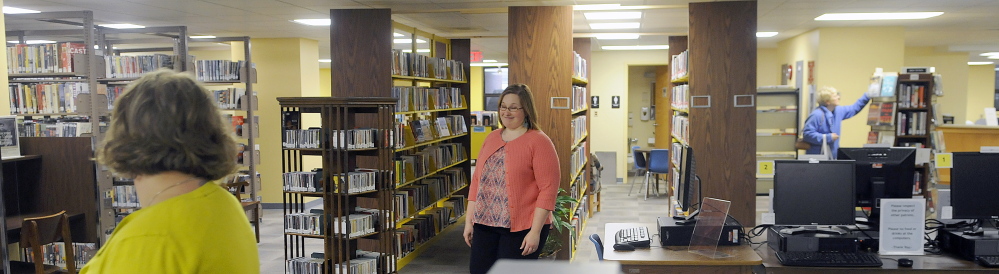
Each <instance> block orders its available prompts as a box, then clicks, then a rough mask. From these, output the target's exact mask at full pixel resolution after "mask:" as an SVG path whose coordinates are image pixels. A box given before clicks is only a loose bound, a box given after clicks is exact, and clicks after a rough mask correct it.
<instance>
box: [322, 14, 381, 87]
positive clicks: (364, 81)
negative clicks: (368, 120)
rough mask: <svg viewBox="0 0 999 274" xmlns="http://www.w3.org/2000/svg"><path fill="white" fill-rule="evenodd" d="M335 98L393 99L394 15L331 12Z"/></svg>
mask: <svg viewBox="0 0 999 274" xmlns="http://www.w3.org/2000/svg"><path fill="white" fill-rule="evenodd" d="M330 37H333V39H330V53H331V54H330V66H331V67H333V68H334V69H331V70H330V73H331V77H330V80H331V81H330V87H331V88H332V91H331V93H330V94H331V96H332V97H392V63H391V62H392V11H391V10H390V9H339V10H338V9H334V10H330Z"/></svg>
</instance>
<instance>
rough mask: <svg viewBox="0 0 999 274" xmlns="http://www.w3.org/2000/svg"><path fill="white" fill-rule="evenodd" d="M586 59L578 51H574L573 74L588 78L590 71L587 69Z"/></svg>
mask: <svg viewBox="0 0 999 274" xmlns="http://www.w3.org/2000/svg"><path fill="white" fill-rule="evenodd" d="M587 67H588V66H587V65H586V59H583V56H581V55H579V53H577V52H576V51H572V76H574V77H579V78H583V79H588V78H589V75H590V72H589V71H587V69H586V68H587Z"/></svg>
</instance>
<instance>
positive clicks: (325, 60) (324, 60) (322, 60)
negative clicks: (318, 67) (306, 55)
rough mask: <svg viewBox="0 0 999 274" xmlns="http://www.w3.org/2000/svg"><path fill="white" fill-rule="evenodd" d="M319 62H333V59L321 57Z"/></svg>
mask: <svg viewBox="0 0 999 274" xmlns="http://www.w3.org/2000/svg"><path fill="white" fill-rule="evenodd" d="M319 62H320V63H330V62H333V60H330V59H319Z"/></svg>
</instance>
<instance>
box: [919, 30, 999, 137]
mask: <svg viewBox="0 0 999 274" xmlns="http://www.w3.org/2000/svg"><path fill="white" fill-rule="evenodd" d="M905 65H906V66H910V67H935V68H936V73H937V74H939V75H940V76H941V77H942V79H943V92H944V96H941V97H937V98H936V101H937V103H938V104H940V107H939V108H938V111H940V113H941V114H950V115H954V123H955V124H963V123H964V121H965V120H971V121H972V122H974V121H975V120H978V118H979V117H978V116H979V115H980V114H981V113H982V109H981V108H978V109H977V110H972V109H969V108H968V101H969V99H971V98H969V97H968V67H969V66H968V53H966V52H938V51H935V50H934V49H933V48H930V47H910V48H906V49H905ZM990 98H991V97H990Z"/></svg>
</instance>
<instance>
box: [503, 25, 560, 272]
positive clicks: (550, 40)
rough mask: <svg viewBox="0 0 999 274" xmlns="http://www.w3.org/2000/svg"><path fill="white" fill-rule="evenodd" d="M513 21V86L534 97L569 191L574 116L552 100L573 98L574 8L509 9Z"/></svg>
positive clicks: (511, 29) (511, 45)
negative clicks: (524, 86)
mask: <svg viewBox="0 0 999 274" xmlns="http://www.w3.org/2000/svg"><path fill="white" fill-rule="evenodd" d="M509 16H510V17H509V18H510V20H509V22H510V23H509V24H510V27H509V41H510V44H509V47H508V48H509V50H508V54H509V58H510V84H511V85H512V84H521V83H522V84H527V86H528V87H530V88H531V91H532V92H533V93H534V102H535V107H536V108H537V110H538V117H537V118H538V119H537V120H538V124H539V125H537V126H538V128H539V129H541V131H544V132H545V133H546V134H548V137H550V138H551V139H552V142H553V143H554V144H555V151H556V152H557V153H558V160H559V167H560V168H559V169H560V172H561V174H562V181H561V182H560V186H561V188H564V189H566V190H567V191H568V190H569V184H570V182H571V181H572V176H574V175H573V174H572V173H573V172H575V170H569V169H570V163H569V161H570V159H571V155H572V151H571V148H572V145H573V144H572V143H573V142H574V141H575V140H572V128H571V125H572V123H571V122H572V121H571V119H572V118H571V110H569V109H552V108H551V105H550V102H551V98H552V97H563V98H570V97H571V96H572V57H573V56H572V49H573V42H572V7H571V6H558V7H555V6H543V7H510V12H509ZM562 102H567V101H565V100H563V101H562ZM566 106H568V105H566ZM564 239H568V235H565V237H564ZM563 242H564V244H563V247H562V251H561V252H560V253H559V254H558V258H560V259H568V258H569V253H570V252H569V250H568V249H569V244H568V240H565V241H563Z"/></svg>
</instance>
